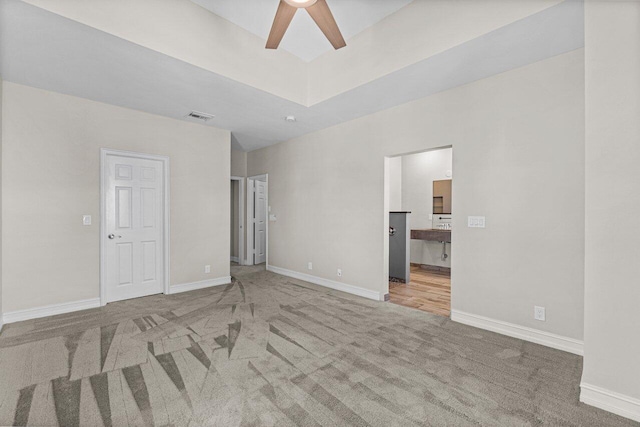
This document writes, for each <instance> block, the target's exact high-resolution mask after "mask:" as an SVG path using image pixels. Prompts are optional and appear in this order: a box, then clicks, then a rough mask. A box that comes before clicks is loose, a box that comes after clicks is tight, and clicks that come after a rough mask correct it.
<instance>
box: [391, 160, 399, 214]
mask: <svg viewBox="0 0 640 427" xmlns="http://www.w3.org/2000/svg"><path fill="white" fill-rule="evenodd" d="M401 210H402V157H401V156H398V157H392V158H390V159H389V211H401Z"/></svg>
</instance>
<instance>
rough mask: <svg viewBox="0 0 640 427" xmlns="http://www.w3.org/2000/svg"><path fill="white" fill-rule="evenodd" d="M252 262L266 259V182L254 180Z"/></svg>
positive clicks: (259, 262)
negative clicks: (253, 250) (253, 248)
mask: <svg viewBox="0 0 640 427" xmlns="http://www.w3.org/2000/svg"><path fill="white" fill-rule="evenodd" d="M253 209H254V218H255V221H254V227H253V228H254V238H253V242H254V243H253V244H254V246H255V252H254V253H255V255H254V263H255V264H262V263H263V262H266V261H267V183H266V182H262V181H256V185H255V192H254V203H253Z"/></svg>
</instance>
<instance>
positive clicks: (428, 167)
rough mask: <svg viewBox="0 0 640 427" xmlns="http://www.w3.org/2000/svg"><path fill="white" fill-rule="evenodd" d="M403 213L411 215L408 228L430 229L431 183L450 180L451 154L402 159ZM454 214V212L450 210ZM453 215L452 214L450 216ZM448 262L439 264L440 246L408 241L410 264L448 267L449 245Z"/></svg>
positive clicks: (430, 153) (448, 151) (447, 151)
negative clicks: (409, 244)
mask: <svg viewBox="0 0 640 427" xmlns="http://www.w3.org/2000/svg"><path fill="white" fill-rule="evenodd" d="M401 158H402V210H403V211H411V220H410V221H411V228H412V229H424V228H432V226H433V223H432V220H431V219H430V218H429V217H430V215H431V213H432V212H433V181H438V180H442V179H451V177H450V176H449V177H448V176H447V171H451V170H452V168H453V150H452V149H451V148H446V149H443V150H432V151H427V152H424V153H417V154H411V155H408V156H402V157H401ZM452 211H453V209H452ZM453 214H454V215H455V212H454V213H453ZM447 254H449V258H447V260H446V261H442V244H441V243H438V242H428V241H425V240H411V262H412V263H416V264H426V265H434V266H438V267H451V245H449V244H447Z"/></svg>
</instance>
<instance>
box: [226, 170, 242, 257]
mask: <svg viewBox="0 0 640 427" xmlns="http://www.w3.org/2000/svg"><path fill="white" fill-rule="evenodd" d="M230 195H231V200H230V204H231V216H230V218H231V236H230V241H231V245H230V248H229V253H230V259H231V262H232V263H236V264H239V265H243V264H244V258H245V254H244V178H242V177H237V176H232V177H231V188H230Z"/></svg>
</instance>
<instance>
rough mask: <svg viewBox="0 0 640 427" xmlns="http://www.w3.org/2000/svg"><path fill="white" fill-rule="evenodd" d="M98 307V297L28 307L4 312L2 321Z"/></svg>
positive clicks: (6, 322) (9, 321)
mask: <svg viewBox="0 0 640 427" xmlns="http://www.w3.org/2000/svg"><path fill="white" fill-rule="evenodd" d="M98 307H100V298H91V299H85V300H81V301H73V302H65V303H62V304H52V305H45V306H43V307H35V308H28V309H26V310H16V311H10V312H9V313H4V315H3V316H2V321H3V322H4V323H5V324H9V323H14V322H22V321H23V320H31V319H39V318H41V317H48V316H55V315H56V314H65V313H71V312H73V311H80V310H88V309H90V308H98Z"/></svg>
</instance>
